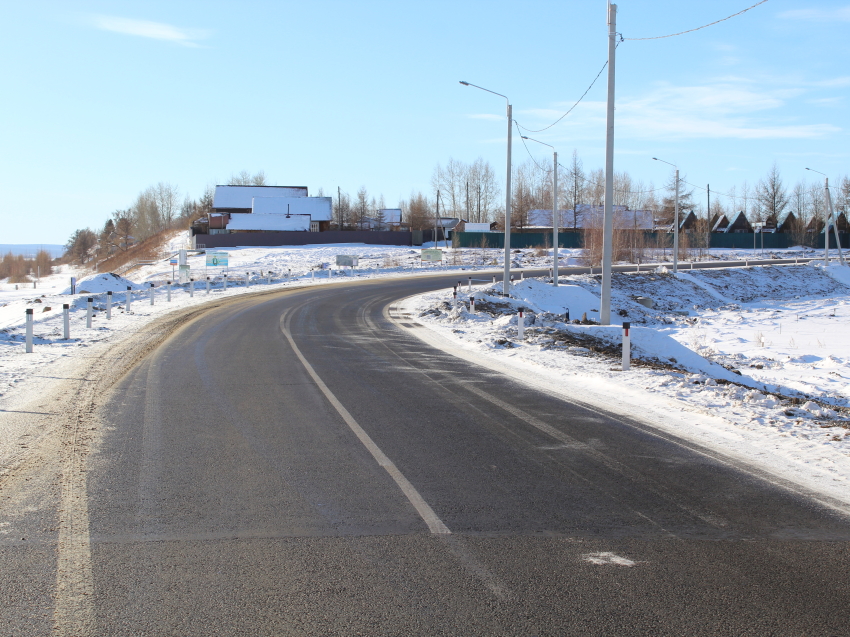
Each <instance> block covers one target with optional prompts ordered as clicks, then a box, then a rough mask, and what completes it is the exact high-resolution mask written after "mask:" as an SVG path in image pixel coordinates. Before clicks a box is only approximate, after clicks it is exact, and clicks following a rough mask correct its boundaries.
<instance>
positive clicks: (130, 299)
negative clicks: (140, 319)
mask: <svg viewBox="0 0 850 637" xmlns="http://www.w3.org/2000/svg"><path fill="white" fill-rule="evenodd" d="M132 304H133V291H132V289H131V288H130V286H129V285H128V286H127V304H126V305H127V310H126V312H127V314H129V313H130V307H131V306H132Z"/></svg>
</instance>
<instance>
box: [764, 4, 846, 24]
mask: <svg viewBox="0 0 850 637" xmlns="http://www.w3.org/2000/svg"><path fill="white" fill-rule="evenodd" d="M779 17H780V18H783V19H786V20H810V21H813V22H834V21H836V20H838V21H840V22H850V6H848V7H838V8H835V9H794V10H792V11H784V12H783V13H780V14H779Z"/></svg>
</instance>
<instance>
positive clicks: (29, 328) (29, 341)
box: [27, 307, 34, 354]
mask: <svg viewBox="0 0 850 637" xmlns="http://www.w3.org/2000/svg"><path fill="white" fill-rule="evenodd" d="M33 320H34V317H33V315H32V308H31V307H28V308H27V354H32V323H33Z"/></svg>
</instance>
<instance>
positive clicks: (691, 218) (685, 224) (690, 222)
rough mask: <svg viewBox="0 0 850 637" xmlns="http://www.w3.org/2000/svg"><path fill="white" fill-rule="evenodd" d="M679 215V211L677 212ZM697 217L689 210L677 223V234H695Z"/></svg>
mask: <svg viewBox="0 0 850 637" xmlns="http://www.w3.org/2000/svg"><path fill="white" fill-rule="evenodd" d="M679 214H681V211H679ZM698 221H699V220H698V219H697V216H696V215H695V214H694V211H693V210H689V211H688V214H686V215H685V218H684V219H682V221H681V222H680V223H679V232H684V233H685V234H690V233H691V232H695V231H696V230H697V222H698Z"/></svg>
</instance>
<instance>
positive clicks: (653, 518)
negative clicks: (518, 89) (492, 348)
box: [0, 275, 850, 636]
mask: <svg viewBox="0 0 850 637" xmlns="http://www.w3.org/2000/svg"><path fill="white" fill-rule="evenodd" d="M456 280H457V275H451V276H449V277H443V278H419V279H406V280H389V281H375V282H366V283H356V284H350V283H340V284H335V285H328V286H323V287H321V288H314V289H309V290H303V291H289V292H283V293H280V294H277V295H273V296H265V297H256V298H250V297H243V298H241V299H238V300H234V302H232V303H230V304H228V305H225V306H223V307H221V308H219V309H217V310H215V311H212V312H208V313H206V314H204V315H202V316H201V317H200V318H197V319H195V320H193V321H192V322H190V323H188V324H187V325H185V326H184V328H183V329H181V330H180V331H178V332H177V333H176V334H175V335H174V336H173V337H172V338H170V339H169V340H168V341H167V342H165V343H164V344H163V345H162V346H160V347H159V348H158V349H156V350H155V351H154V352H153V353H152V354H151V355H150V356H148V357H147V358H146V359H145V360H144V361H143V362H142V363H141V364H139V365H137V366H135V367H134V368H133V369H132V371H131V372H130V373H129V374H127V375H126V376H125V377H124V378H123V379H122V380H121V382H120V383H119V384H118V385H117V386H116V387H115V388H114V390H113V392H112V394H111V397H110V399H109V401H108V404H107V405H106V406H105V407H104V408H103V409H102V411H101V421H102V422H103V432H102V434H101V436H100V439H99V442H98V444H97V445H95V446H94V448H93V450H92V452H91V454H90V456H89V458H88V461H87V466H86V477H85V479H84V481H83V482H84V484H85V489H84V491H85V493H83V494H79V493H78V494H76V495H75V498H65V499H64V500H61V501H52V500H49V499H48V500H46V501H39V499H38V497H37V494H38V493H39V492H40V491H39V488H41V487H39V486H38V485H37V484H35V483H36V482H38V480H37V479H34V484H33V486H32V487H31V494H32V497H31V500H30V502H29V505H30V507H31V511H27V512H24V513H20V515H19V518H18V519H17V521H16V525H17V527H16V528H19V529H27V528H32V529H42V530H43V529H45V528H48V529H49V527H50V525H51V519H52V515H51V507H53V506H55V507H57V508H62V507H66V508H68V507H70V508H71V509H74V510H77V509H81V508H82V507H84V508H85V514H86V515H87V517H88V527H87V534H86V537H82V536H79V537H78V536H74V538H76V539H74V541H66V542H65V543H64V544H63V542H61V541H60V542H59V550H58V554H59V557H58V558H57V557H56V554H57V548H56V544H55V540H54V543H53V544H51V541H50V535H49V533H48V534H47V535H46V536H45V540H44V541H43V542H40V543H32V542H30V543H26V542H13V541H9V540H3V541H0V559H2V563H3V564H5V565H6V567H5V568H4V569H3V571H2V572H0V589H5V590H6V593H5V594H4V595H5V598H6V599H12V600H16V599H17V600H19V601H18V602H17V603H13V604H11V605H8V604H7V605H5V607H4V608H2V609H0V619H2V620H3V621H4V622H5V625H6V626H7V627H10V628H14V630H12V632H10V633H9V634H45V635H47V634H69V635H70V634H91V635H104V636H105V635H110V636H111V635H116V636H118V635H181V636H189V635H848V634H850V624H848V619H849V618H850V575H848V574H850V553H848V540H850V522H848V520H847V519H846V518H844V517H842V516H840V515H838V514H837V513H834V512H832V511H831V510H828V509H826V508H824V507H821V506H819V505H817V504H815V503H814V502H813V501H812V500H809V499H806V498H804V497H803V496H800V495H795V494H793V493H791V492H789V491H786V490H784V489H782V488H781V487H778V486H775V485H773V484H771V483H769V482H767V481H766V480H762V479H760V478H757V477H754V476H753V475H752V474H751V473H749V472H747V471H744V470H742V469H741V468H739V467H735V466H734V465H733V464H731V463H729V462H727V461H725V460H724V459H722V458H718V457H716V456H715V455H714V454H711V453H706V452H704V451H703V450H700V449H696V448H694V447H693V446H692V445H691V444H689V443H684V442H681V441H676V440H674V439H671V438H670V437H669V436H660V435H657V434H655V433H654V432H653V431H652V430H651V429H650V428H648V427H647V426H645V425H642V424H641V423H639V422H626V421H624V420H623V419H621V418H616V417H610V416H606V415H604V414H600V413H599V412H595V411H589V410H587V409H584V408H582V407H580V406H578V405H576V404H572V403H570V402H567V401H564V400H560V399H557V398H554V397H553V396H551V395H549V394H546V393H542V392H538V391H535V390H534V389H531V388H529V387H528V386H525V385H524V384H522V383H519V382H517V381H514V380H511V379H509V378H506V377H503V376H501V375H498V374H494V373H492V372H489V371H486V370H482V369H479V368H476V367H474V366H472V365H471V364H469V363H467V362H465V361H462V360H460V359H457V358H454V357H453V356H451V355H450V354H447V353H444V352H442V351H438V350H435V349H432V348H431V347H429V346H427V345H425V344H423V343H422V342H420V341H419V340H418V339H416V338H415V337H413V336H411V335H410V333H409V332H408V331H405V330H400V329H399V328H398V327H397V326H396V325H394V324H393V323H392V322H390V321H389V320H388V319H387V318H386V316H385V308H386V307H387V306H388V305H389V304H391V303H392V302H393V301H395V300H397V299H398V298H401V297H403V296H406V295H409V294H413V293H416V292H420V291H426V290H428V289H433V288H436V287H445V286H446V285H447V284H448V282H450V281H456ZM44 486H47V485H44ZM18 502H19V504H20V503H22V504H20V506H24V507H25V506H26V499H25V498H24V499H19V500H18ZM66 513H67V512H66ZM0 524H2V522H0ZM53 524H54V525H55V522H54V523H53ZM21 532H22V533H23V532H24V531H21ZM63 556H64V557H63ZM67 556H70V558H68V557H67ZM57 570H58V571H59V574H58V577H57ZM68 573H71V574H73V576H71V575H68ZM74 578H76V579H74ZM71 584H74V586H77V587H82V588H80V589H79V590H82V593H79V594H72V593H70V592H68V591H69V590H70V589H71V588H73V586H71ZM57 586H58V590H56V588H57ZM74 595H76V597H74ZM72 598H73V599H72ZM69 600H70V601H69ZM74 600H76V601H74ZM80 600H83V601H80ZM56 608H66V609H69V610H67V612H60V613H57V611H56ZM33 609H42V611H43V612H41V614H38V613H33ZM2 632H3V629H2V628H0V633H2Z"/></svg>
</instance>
